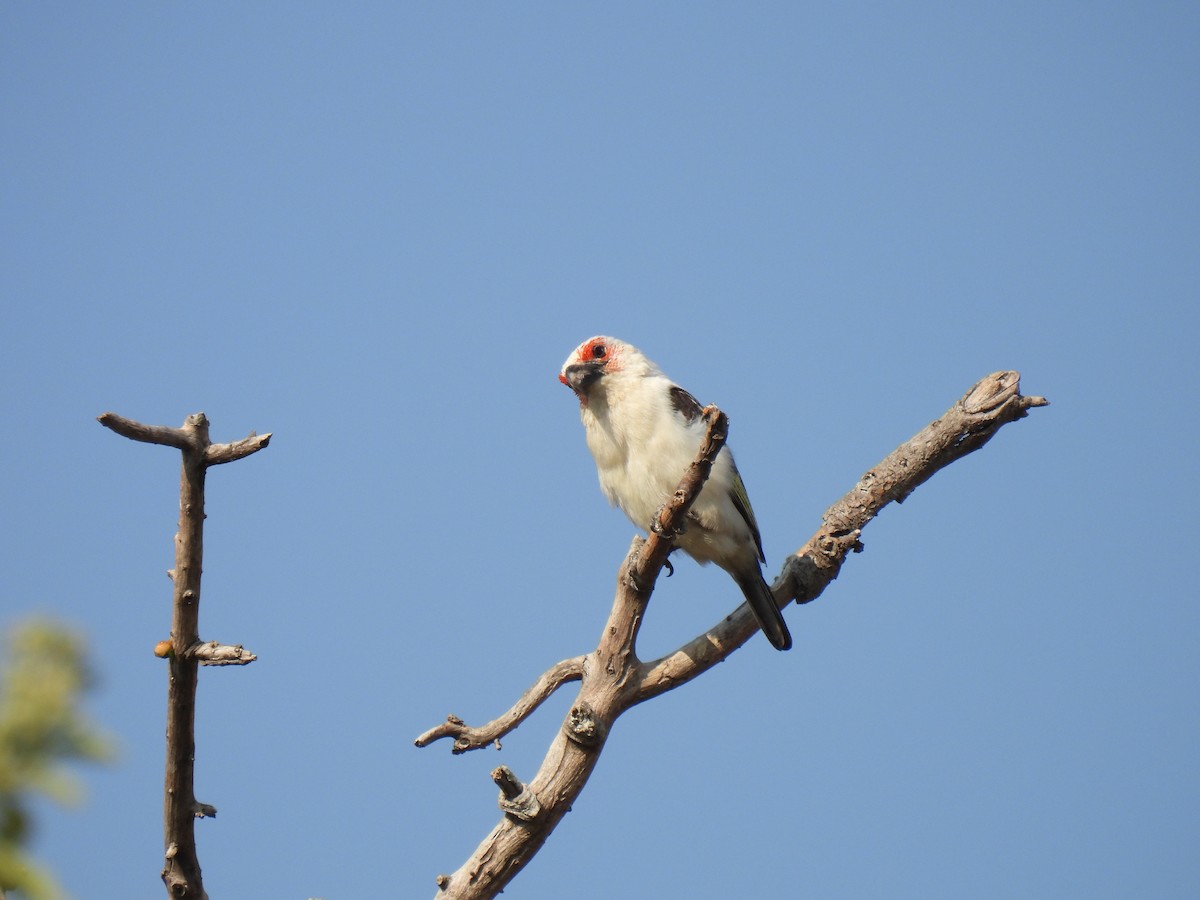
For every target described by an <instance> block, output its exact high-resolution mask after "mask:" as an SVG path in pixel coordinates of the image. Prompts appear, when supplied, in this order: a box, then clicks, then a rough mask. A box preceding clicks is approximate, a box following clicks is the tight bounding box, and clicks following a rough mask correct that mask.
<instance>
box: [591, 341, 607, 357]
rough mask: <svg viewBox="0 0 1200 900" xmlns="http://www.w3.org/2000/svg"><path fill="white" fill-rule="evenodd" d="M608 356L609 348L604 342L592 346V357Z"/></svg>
mask: <svg viewBox="0 0 1200 900" xmlns="http://www.w3.org/2000/svg"><path fill="white" fill-rule="evenodd" d="M606 356H608V348H607V347H605V346H604V345H603V344H596V346H594V347H592V359H604V357H606Z"/></svg>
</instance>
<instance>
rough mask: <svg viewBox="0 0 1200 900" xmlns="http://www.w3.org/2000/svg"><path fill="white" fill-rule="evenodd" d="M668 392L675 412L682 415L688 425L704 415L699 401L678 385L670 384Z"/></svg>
mask: <svg viewBox="0 0 1200 900" xmlns="http://www.w3.org/2000/svg"><path fill="white" fill-rule="evenodd" d="M669 393H670V395H671V406H673V407H674V408H675V412H677V413H679V415H681V416H683V419H684V421H685V422H687V423H688V424H689V425H690V424H691V423H692V422H695V421H696V420H697V419H698V418H700V417H701V416H702V415H704V407H703V406H701V405H700V401H699V400H697V399H696V398H695V397H693V396H692V395H691V394H689V393H688V392H687V391H685V390H684V389H683V388H681V387H680V386H679V385H677V384H673V385H671V388H670V390H669Z"/></svg>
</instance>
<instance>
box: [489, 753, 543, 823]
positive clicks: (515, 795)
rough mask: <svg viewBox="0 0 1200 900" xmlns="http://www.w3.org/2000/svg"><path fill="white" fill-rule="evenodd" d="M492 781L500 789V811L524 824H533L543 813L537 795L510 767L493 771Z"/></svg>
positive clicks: (502, 767) (500, 767)
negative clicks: (539, 814)
mask: <svg viewBox="0 0 1200 900" xmlns="http://www.w3.org/2000/svg"><path fill="white" fill-rule="evenodd" d="M492 781H494V782H496V784H497V785H498V786H499V787H500V799H499V803H500V809H502V810H503V811H504V813H505V814H506V815H509V816H512V817H513V818H515V819H519V820H520V821H522V822H532V821H533V820H534V819H536V818H537V816H538V813H540V812H541V811H542V804H541V803H539V802H538V798H537V794H535V793H534V792H533V791H531V790H530V789H529V786H528V785H526V784H523V783H522V782H521V780H520V779H519V778H517V776H516V775H514V774H513V771H512V769H510V768H509V767H508V766H499V767H497V768H495V769H493V770H492Z"/></svg>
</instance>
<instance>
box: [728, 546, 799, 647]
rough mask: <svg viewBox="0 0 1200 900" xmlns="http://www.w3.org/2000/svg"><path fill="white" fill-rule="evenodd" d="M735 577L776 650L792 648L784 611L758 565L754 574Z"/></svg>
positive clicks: (751, 609) (790, 634) (764, 632)
mask: <svg viewBox="0 0 1200 900" xmlns="http://www.w3.org/2000/svg"><path fill="white" fill-rule="evenodd" d="M733 577H734V579H735V580H736V581H737V583H738V587H740V588H741V589H742V593H743V594H745V595H746V602H747V603H749V604H750V611H751V612H753V613H754V618H756V619H758V624H759V627H761V628H762V630H763V634H765V635H766V636H767V640H768V641H770V642H771V646H773V647H774V648H775V649H776V650H790V649H791V647H792V633H791V632H790V631H788V627H787V622H785V621H784V620H783V613H782V612H780V611H779V605H778V604H777V603H776V602H775V595H774V594H772V593H771V588H770V587H768V586H767V583H766V581H764V580H763V577H762V573H761V572H760V571H758V567H757V566H756V567H755V570H754V572H753V574H749V575H747V576H744V577H743V576H741V575H737V574H735V575H734V576H733Z"/></svg>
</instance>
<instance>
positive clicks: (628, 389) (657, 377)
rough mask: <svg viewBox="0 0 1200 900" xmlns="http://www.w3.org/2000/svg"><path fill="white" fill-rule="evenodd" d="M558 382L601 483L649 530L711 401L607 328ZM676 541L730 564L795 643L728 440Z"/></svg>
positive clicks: (783, 639)
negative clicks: (575, 412)
mask: <svg viewBox="0 0 1200 900" xmlns="http://www.w3.org/2000/svg"><path fill="white" fill-rule="evenodd" d="M558 380H559V381H561V382H562V383H563V384H565V385H566V386H567V387H569V388H570V389H571V390H572V391H574V392H575V396H576V397H577V398H578V399H579V415H580V418H581V419H582V421H583V428H584V432H585V434H586V437H587V445H588V449H589V450H590V451H591V453H592V456H593V458H594V459H595V461H596V472H597V474H598V475H599V476H600V488H601V490H602V491H603V492H604V494H605V496H606V497H607V498H608V501H609V503H611V504H612V505H614V506H617V507H619V508H620V509H621V510H622V511H623V512H624V513H625V515H627V516H628V517H629V519H630V521H632V522H633V524H634V525H636V526H637V527H638V528H643V529H646V530H647V531H649V530H650V529H651V528H652V527H653V526H654V523H655V522H656V519H657V515H658V512H659V510H660V509H661V508H662V506H663V504H664V503H666V502H667V500H668V499H669V498H670V497H671V495H672V494H673V493H674V492H675V489H676V488H677V487H678V486H679V481H680V479H682V478H683V473H684V471H685V470H686V469H687V467H688V465H689V464H690V463H691V461H692V459H693V458H694V457H695V455H696V451H697V450H698V449H699V447H700V442H701V440H702V439H703V437H704V432H705V425H704V422H703V420H702V415H703V411H704V408H703V407H702V406H701V405H700V403H699V402H698V401H697V400H696V398H695V397H693V396H692V395H691V394H689V393H688V392H687V391H685V390H684V389H683V388H681V387H680V386H679V385H677V384H675V383H674V382H673V381H671V379H670V378H668V377H667V376H666V375H665V374H663V372H662V370H661V369H659V367H658V366H656V365H655V364H654V363H653V362H651V361H650V360H649V359H648V358H647V357H646V356H645V354H643V353H642V352H641V351H640V350H638V349H637V348H636V347H634V346H633V345H631V344H627V343H625V342H624V341H622V340H618V339H617V338H613V337H606V336H604V335H598V336H596V337H591V338H588V339H587V340H586V341H584V342H583V343H582V344H580V345H579V346H578V347H576V348H575V349H574V350H573V351H571V355H570V356H568V357H567V360H566V362H564V363H563V365H562V369H560V370H559V373H558ZM675 543H676V545H677V546H678V547H679V548H680V549H682V550H683V551H684V552H685V553H687V554H688V555H689V556H690V557H692V559H694V560H696V561H697V562H698V563H700V564H701V565H707V564H708V563H716V564H717V565H718V566H719V567H720V568H722V569H724V570H725V571H726V572H728V573H729V574H730V576H732V578H733V580H734V581H735V582H736V583H737V586H738V587H739V588H740V589H741V592H742V594H743V595H744V596H745V598H746V602H747V603H748V604H749V605H750V609H751V611H752V612H753V613H754V617H755V619H757V620H758V624H759V627H760V628H762V631H763V634H765V635H766V636H767V640H769V641H770V642H771V644H772V645H773V646H774V647H775V648H776V649H777V650H787V649H789V648H790V647H791V646H792V636H791V633H790V632H789V631H788V627H787V623H786V622H785V621H784V619H783V614H782V613H781V612H780V611H779V606H778V604H776V602H775V597H774V595H773V594H772V593H771V589H770V587H768V586H767V582H766V581H765V580H764V579H763V575H762V569H761V567H760V563H763V562H765V561H766V557H765V556H764V555H763V550H762V536H761V535H760V534H759V530H758V523H757V522H756V521H755V519H754V510H753V509H752V508H751V506H750V498H749V496H748V495H747V494H746V486H745V484H744V483H743V482H742V476H741V475H740V474H739V473H738V469H737V465H735V464H734V461H733V453H732V451H730V449H729V448H728V447H723V448H722V449H721V452H720V454H719V455H718V456H717V458H716V460H715V461H714V463H713V467H712V472H711V474H710V475H709V478H708V481H706V482H705V484H704V487H703V488H702V489H701V491H700V495H699V496H698V497H697V498H696V501H695V503H694V504H693V505H692V508H691V510H690V511H689V513H688V518H687V524H686V526H685V528H684V530H683V533H682V534H680V535H678V536H677V537H676V539H675Z"/></svg>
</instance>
